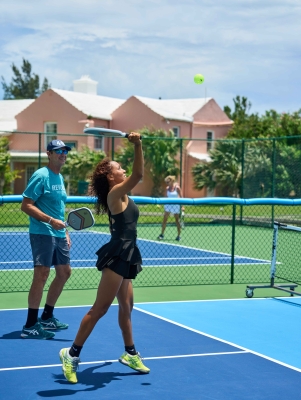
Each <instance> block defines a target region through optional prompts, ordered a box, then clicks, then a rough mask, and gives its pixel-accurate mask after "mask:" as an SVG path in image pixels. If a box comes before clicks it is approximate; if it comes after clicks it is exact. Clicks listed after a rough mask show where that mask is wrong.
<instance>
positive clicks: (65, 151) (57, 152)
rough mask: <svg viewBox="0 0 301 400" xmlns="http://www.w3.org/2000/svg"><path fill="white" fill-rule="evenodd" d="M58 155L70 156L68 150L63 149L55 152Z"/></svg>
mask: <svg viewBox="0 0 301 400" xmlns="http://www.w3.org/2000/svg"><path fill="white" fill-rule="evenodd" d="M53 151H54V152H55V153H56V154H68V150H66V149H65V150H63V149H57V150H53Z"/></svg>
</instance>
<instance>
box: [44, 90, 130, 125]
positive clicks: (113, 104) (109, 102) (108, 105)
mask: <svg viewBox="0 0 301 400" xmlns="http://www.w3.org/2000/svg"><path fill="white" fill-rule="evenodd" d="M50 90H53V91H54V92H55V93H57V94H58V95H59V96H61V97H62V98H63V99H65V100H66V101H67V102H68V103H70V104H71V105H72V106H73V107H75V108H77V109H78V110H79V111H82V112H83V113H84V114H86V115H87V116H88V115H91V116H92V117H94V118H99V119H105V120H111V119H112V116H111V114H112V113H113V112H114V111H115V110H116V109H117V108H118V107H120V106H121V104H123V103H124V102H125V100H123V99H115V98H113V97H105V96H96V95H94V94H86V93H80V92H71V91H68V90H61V89H53V88H51V89H50Z"/></svg>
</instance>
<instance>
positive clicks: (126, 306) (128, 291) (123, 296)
mask: <svg viewBox="0 0 301 400" xmlns="http://www.w3.org/2000/svg"><path fill="white" fill-rule="evenodd" d="M117 300H118V303H119V311H118V322H119V326H120V329H121V332H122V337H123V341H124V345H125V346H132V345H133V344H134V340H133V331H132V321H131V314H132V310H133V305H134V296H133V284H132V281H131V280H130V279H124V280H123V282H122V284H121V286H120V288H119V291H118V293H117Z"/></svg>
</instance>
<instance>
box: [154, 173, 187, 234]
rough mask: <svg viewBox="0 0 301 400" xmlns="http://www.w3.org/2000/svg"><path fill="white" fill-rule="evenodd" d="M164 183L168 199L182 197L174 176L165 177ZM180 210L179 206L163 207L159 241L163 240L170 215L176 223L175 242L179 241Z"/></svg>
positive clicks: (168, 205)
mask: <svg viewBox="0 0 301 400" xmlns="http://www.w3.org/2000/svg"><path fill="white" fill-rule="evenodd" d="M165 183H166V184H167V187H166V196H167V197H168V198H171V199H177V198H179V197H183V195H182V190H181V188H180V186H179V185H178V183H177V182H176V177H175V176H171V175H169V176H167V177H166V178H165ZM180 208H181V206H180V205H179V204H165V205H164V216H163V222H162V231H161V233H160V235H159V236H158V239H159V240H163V239H164V232H165V229H166V224H167V220H168V218H169V215H170V214H173V215H174V217H175V221H176V226H177V233H178V234H177V237H176V240H177V241H180V240H181V222H180ZM184 210H185V208H184V207H182V211H184Z"/></svg>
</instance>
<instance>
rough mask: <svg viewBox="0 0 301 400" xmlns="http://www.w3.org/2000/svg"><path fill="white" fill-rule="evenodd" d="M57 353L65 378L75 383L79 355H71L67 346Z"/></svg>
mask: <svg viewBox="0 0 301 400" xmlns="http://www.w3.org/2000/svg"><path fill="white" fill-rule="evenodd" d="M59 354H60V359H61V362H62V364H63V365H62V370H63V372H64V376H65V378H66V379H67V381H69V382H71V383H77V376H76V370H77V368H78V363H79V362H80V359H79V357H71V356H70V354H69V348H65V349H61V350H60V353H59Z"/></svg>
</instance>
